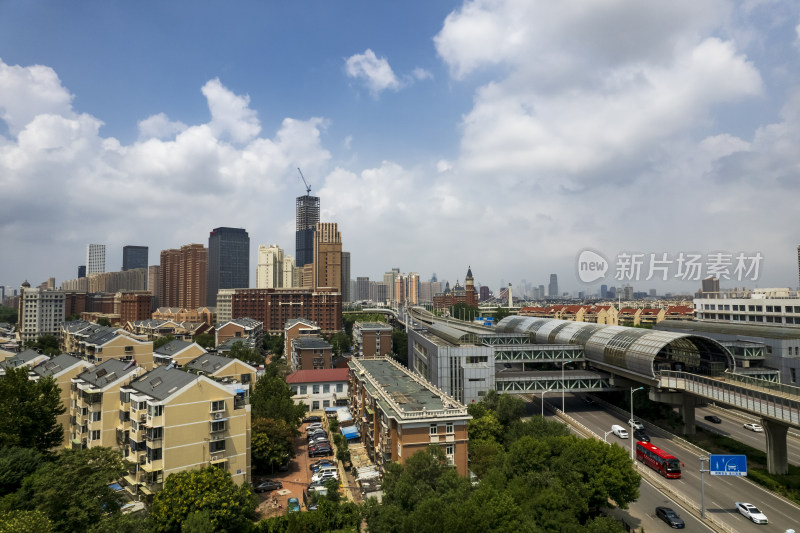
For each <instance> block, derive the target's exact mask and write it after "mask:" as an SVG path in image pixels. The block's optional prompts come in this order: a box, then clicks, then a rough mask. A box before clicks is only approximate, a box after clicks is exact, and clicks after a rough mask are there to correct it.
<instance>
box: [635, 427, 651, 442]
mask: <svg viewBox="0 0 800 533" xmlns="http://www.w3.org/2000/svg"><path fill="white" fill-rule="evenodd" d="M633 438H634V439H636V440H638V441H641V442H650V436H649V435H647V433H645V432H644V430H643V429H636V430H634V431H633Z"/></svg>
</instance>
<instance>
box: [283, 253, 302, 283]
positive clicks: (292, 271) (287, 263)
mask: <svg viewBox="0 0 800 533" xmlns="http://www.w3.org/2000/svg"><path fill="white" fill-rule="evenodd" d="M296 273H297V265H296V264H295V262H294V257H292V256H291V255H284V256H283V282H282V284H281V287H284V288H287V289H288V288H290V287H297V286H298V284H299V283H298V282H299V280H298V279H297V275H296Z"/></svg>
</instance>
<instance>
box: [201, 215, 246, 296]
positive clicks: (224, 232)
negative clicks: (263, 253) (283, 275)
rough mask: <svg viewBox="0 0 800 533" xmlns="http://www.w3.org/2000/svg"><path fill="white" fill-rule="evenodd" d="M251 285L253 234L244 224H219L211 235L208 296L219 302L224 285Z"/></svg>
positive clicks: (230, 286)
mask: <svg viewBox="0 0 800 533" xmlns="http://www.w3.org/2000/svg"><path fill="white" fill-rule="evenodd" d="M249 287H250V236H249V235H248V234H247V231H246V230H244V229H242V228H215V229H214V230H212V231H211V234H210V235H209V236H208V285H207V288H208V296H207V297H206V304H204V305H209V306H212V307H213V306H216V305H217V291H218V290H220V289H247V288H249Z"/></svg>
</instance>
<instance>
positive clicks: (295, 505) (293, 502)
mask: <svg viewBox="0 0 800 533" xmlns="http://www.w3.org/2000/svg"><path fill="white" fill-rule="evenodd" d="M286 511H287V512H289V513H296V512H299V511H300V502H299V501H298V500H297V498H289V501H288V502H286Z"/></svg>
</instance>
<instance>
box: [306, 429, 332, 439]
mask: <svg viewBox="0 0 800 533" xmlns="http://www.w3.org/2000/svg"><path fill="white" fill-rule="evenodd" d="M320 436H322V437H327V436H328V433H327V432H326V431H325V430H324V429H315V430H314V431H309V432H308V433H306V438H307V439H310V438H313V437H320Z"/></svg>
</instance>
